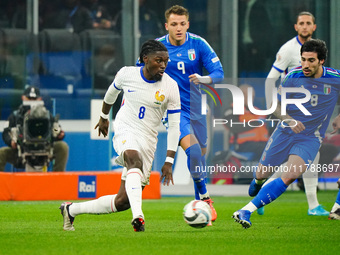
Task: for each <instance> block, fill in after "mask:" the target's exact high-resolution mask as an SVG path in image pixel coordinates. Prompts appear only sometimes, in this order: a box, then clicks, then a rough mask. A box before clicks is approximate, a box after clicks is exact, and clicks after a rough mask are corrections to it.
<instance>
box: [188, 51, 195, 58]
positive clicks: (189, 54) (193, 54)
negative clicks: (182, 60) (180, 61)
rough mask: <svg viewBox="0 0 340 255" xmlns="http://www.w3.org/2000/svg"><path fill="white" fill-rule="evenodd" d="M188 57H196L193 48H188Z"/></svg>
mask: <svg viewBox="0 0 340 255" xmlns="http://www.w3.org/2000/svg"><path fill="white" fill-rule="evenodd" d="M188 57H189V59H190V60H191V61H193V60H195V59H196V52H195V49H190V50H188Z"/></svg>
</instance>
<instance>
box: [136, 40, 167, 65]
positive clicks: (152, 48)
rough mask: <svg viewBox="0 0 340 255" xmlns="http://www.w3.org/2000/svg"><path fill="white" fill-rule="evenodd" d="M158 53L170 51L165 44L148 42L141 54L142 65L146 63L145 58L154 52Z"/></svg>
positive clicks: (153, 41) (143, 46)
mask: <svg viewBox="0 0 340 255" xmlns="http://www.w3.org/2000/svg"><path fill="white" fill-rule="evenodd" d="M156 51H168V49H167V48H166V47H165V46H164V44H163V43H161V42H159V41H156V40H148V41H146V42H145V43H143V45H142V48H141V50H140V54H139V61H140V63H144V60H143V57H144V56H147V55H149V54H150V53H152V52H156Z"/></svg>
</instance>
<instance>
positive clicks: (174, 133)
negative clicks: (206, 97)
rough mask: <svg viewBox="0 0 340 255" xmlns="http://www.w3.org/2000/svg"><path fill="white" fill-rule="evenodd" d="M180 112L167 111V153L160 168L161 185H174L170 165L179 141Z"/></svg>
mask: <svg viewBox="0 0 340 255" xmlns="http://www.w3.org/2000/svg"><path fill="white" fill-rule="evenodd" d="M180 116H181V113H180V110H168V121H169V127H168V137H167V147H168V148H167V153H166V159H165V163H164V165H163V167H162V176H161V182H162V180H163V185H169V184H170V182H171V183H172V184H174V180H173V178H172V165H173V163H174V159H175V154H176V151H177V148H178V141H179V122H180Z"/></svg>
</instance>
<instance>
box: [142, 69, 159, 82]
mask: <svg viewBox="0 0 340 255" xmlns="http://www.w3.org/2000/svg"><path fill="white" fill-rule="evenodd" d="M140 76H142V79H143V80H144V81H145V82H147V83H155V82H156V81H154V80H152V81H150V80H148V79H146V78H145V76H144V74H143V66H141V68H140Z"/></svg>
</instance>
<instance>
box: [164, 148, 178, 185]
mask: <svg viewBox="0 0 340 255" xmlns="http://www.w3.org/2000/svg"><path fill="white" fill-rule="evenodd" d="M175 154H176V152H175V151H171V150H168V151H167V153H166V159H165V162H164V165H163V167H162V175H161V179H160V181H161V182H163V185H164V186H165V185H167V186H169V185H170V183H171V184H172V185H174V179H173V177H172V165H173V163H174V158H175Z"/></svg>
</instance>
